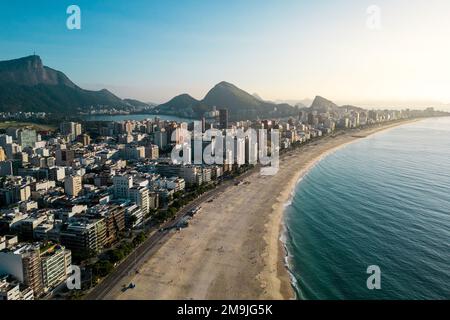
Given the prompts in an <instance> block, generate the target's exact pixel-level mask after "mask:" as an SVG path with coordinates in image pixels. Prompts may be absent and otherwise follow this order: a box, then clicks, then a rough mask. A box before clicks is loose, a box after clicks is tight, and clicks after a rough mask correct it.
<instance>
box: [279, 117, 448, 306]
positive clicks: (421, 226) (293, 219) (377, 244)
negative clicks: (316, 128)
mask: <svg viewBox="0 0 450 320" xmlns="http://www.w3.org/2000/svg"><path fill="white" fill-rule="evenodd" d="M285 221H286V234H285V238H286V239H285V241H286V248H287V250H288V252H289V255H288V258H287V260H288V264H289V268H290V271H291V273H292V276H293V284H294V287H295V289H296V292H297V295H298V298H300V299H450V118H438V119H427V120H422V121H420V122H416V123H413V124H408V125H404V126H401V127H397V128H394V129H390V130H388V131H384V132H380V133H377V134H375V135H373V136H370V137H368V138H365V139H361V140H359V141H357V142H355V143H352V144H350V145H347V146H345V147H343V148H342V149H339V150H338V151H336V152H335V153H333V154H331V155H329V156H328V157H326V158H325V159H323V160H322V161H320V162H319V163H318V164H317V165H316V166H315V167H314V168H313V169H312V170H311V171H310V172H309V173H308V174H307V175H306V176H305V177H304V178H303V179H302V181H301V182H300V183H299V184H298V185H297V187H296V189H295V191H294V194H293V198H292V202H291V204H290V205H288V206H287V207H286V216H285ZM370 265H377V266H379V267H380V269H381V290H369V289H368V288H367V285H366V280H367V278H368V277H369V275H368V274H367V273H366V271H367V268H368V266H370Z"/></svg>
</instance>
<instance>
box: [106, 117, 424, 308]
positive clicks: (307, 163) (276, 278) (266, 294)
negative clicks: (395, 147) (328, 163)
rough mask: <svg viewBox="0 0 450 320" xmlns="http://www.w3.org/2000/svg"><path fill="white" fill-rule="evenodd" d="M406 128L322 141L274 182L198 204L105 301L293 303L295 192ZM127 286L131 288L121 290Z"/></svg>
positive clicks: (283, 164)
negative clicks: (316, 174) (289, 216)
mask: <svg viewBox="0 0 450 320" xmlns="http://www.w3.org/2000/svg"><path fill="white" fill-rule="evenodd" d="M413 121H417V120H406V121H401V122H396V123H391V124H387V125H382V126H377V127H374V128H368V129H362V130H358V131H352V132H345V133H343V134H340V135H337V136H335V137H331V136H327V137H323V138H322V139H321V140H318V141H313V142H311V143H310V144H308V145H305V146H303V147H301V148H299V149H297V150H291V151H289V152H287V153H285V154H283V155H281V156H280V160H281V161H280V168H279V171H278V173H277V174H276V175H274V176H261V175H260V173H259V171H255V172H254V173H252V174H250V175H249V176H246V177H245V178H242V183H241V184H240V185H239V186H231V187H228V188H226V189H225V190H223V191H221V192H220V193H218V194H217V195H215V196H214V197H213V198H211V199H210V201H206V202H204V203H202V205H201V206H202V209H201V211H200V213H199V214H197V215H196V217H195V218H194V219H193V220H191V223H190V226H189V228H187V229H183V230H181V231H179V232H173V233H172V234H171V235H170V236H169V238H168V239H167V241H166V242H165V243H164V245H162V246H161V247H160V248H159V249H158V251H156V252H155V253H154V254H153V255H152V256H151V257H150V258H148V259H147V260H146V261H145V262H144V263H143V264H142V265H141V266H140V267H139V268H138V271H137V272H136V274H129V275H128V276H126V277H124V278H122V279H121V281H120V282H119V283H117V284H116V285H115V286H114V287H113V288H112V289H111V290H110V291H109V293H108V294H107V295H106V296H105V299H119V300H141V299H155V300H158V299H178V300H184V299H207V300H209V299H214V300H229V299H235V300H253V299H258V300H285V299H295V298H296V295H295V290H294V289H293V286H292V279H291V275H290V274H289V270H288V267H289V266H288V265H286V262H287V261H286V255H287V254H288V252H287V251H286V248H285V246H284V243H283V242H282V241H281V240H282V237H283V235H284V228H285V224H284V223H285V219H284V217H285V211H286V205H287V202H288V201H289V199H290V198H291V197H293V196H294V192H295V188H296V186H297V185H298V184H299V183H300V182H301V179H302V178H303V177H304V176H305V175H306V174H307V173H308V172H309V171H310V170H311V169H312V168H313V167H314V165H315V164H317V163H318V162H319V161H320V160H321V159H323V158H325V157H326V156H327V155H329V154H330V153H332V152H334V151H336V150H337V149H339V148H342V147H343V146H344V145H347V144H349V143H352V142H354V141H357V140H359V139H360V138H362V137H367V136H369V135H371V134H374V133H377V132H380V131H384V130H386V129H389V128H394V127H397V126H399V125H404V124H408V123H411V122H413ZM356 135H358V136H356ZM299 164H300V165H299ZM268 204H270V205H268ZM261 240H262V241H261ZM130 282H133V283H136V284H137V286H136V288H135V289H133V290H126V291H123V290H122V289H123V286H124V285H126V284H129V283H130Z"/></svg>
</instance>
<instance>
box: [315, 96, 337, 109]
mask: <svg viewBox="0 0 450 320" xmlns="http://www.w3.org/2000/svg"><path fill="white" fill-rule="evenodd" d="M338 108H339V107H338V105H337V104H335V103H334V102H332V101H330V100H327V99H325V98H323V97H321V96H317V97H316V98H315V99H314V101H313V102H312V104H311V107H310V109H311V110H313V111H317V112H319V113H324V112H333V111H337V110H338Z"/></svg>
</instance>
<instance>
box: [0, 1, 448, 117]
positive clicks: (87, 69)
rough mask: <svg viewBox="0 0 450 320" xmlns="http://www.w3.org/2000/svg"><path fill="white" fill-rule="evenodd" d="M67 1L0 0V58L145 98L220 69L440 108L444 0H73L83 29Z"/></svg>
mask: <svg viewBox="0 0 450 320" xmlns="http://www.w3.org/2000/svg"><path fill="white" fill-rule="evenodd" d="M70 4H72V3H69V2H68V1H61V2H59V3H58V4H57V5H55V4H54V2H52V1H44V2H41V3H39V4H29V3H27V6H25V7H24V6H23V5H22V4H20V2H18V3H14V4H8V6H7V7H3V8H2V10H1V13H0V26H1V28H0V35H1V37H2V39H3V40H2V41H1V42H0V45H1V47H2V54H1V55H0V60H7V59H14V58H17V57H21V56H26V55H29V54H32V53H33V52H34V51H35V52H36V54H38V55H40V56H42V57H43V58H44V61H46V65H50V66H53V67H55V68H56V69H61V70H64V71H65V72H66V73H67V74H68V75H70V76H71V77H72V78H73V80H74V81H75V82H76V83H78V84H79V85H80V86H81V87H83V88H86V89H101V88H107V89H109V90H111V91H112V92H114V93H115V94H117V95H119V96H120V97H122V98H136V99H140V100H143V101H146V102H155V103H163V102H166V101H168V100H170V99H171V98H172V97H173V96H175V95H178V94H181V93H189V94H190V95H192V96H193V97H195V98H197V99H199V98H202V97H203V96H204V95H205V94H206V92H207V90H208V89H209V88H211V87H212V86H213V85H214V84H216V83H218V82H220V81H223V80H225V81H229V82H231V83H233V84H236V85H237V86H238V87H242V88H244V89H245V90H246V91H248V92H250V93H257V94H258V95H260V96H261V97H262V98H263V99H266V100H271V101H278V100H283V101H284V100H294V101H296V100H303V99H305V98H308V99H313V98H314V96H316V95H321V96H324V97H326V98H329V99H331V100H333V101H336V102H337V103H338V104H354V105H360V106H362V107H386V108H388V107H389V108H405V107H418V108H424V107H428V106H435V107H438V108H441V109H447V110H448V108H449V107H448V103H449V102H450V96H448V94H447V93H446V90H445V89H446V87H447V86H448V84H449V83H448V80H447V79H445V75H446V74H448V71H450V70H448V68H449V66H448V63H446V57H447V56H448V53H450V47H449V45H448V44H446V43H447V42H446V41H445V39H446V36H447V35H448V33H449V30H450V23H449V22H448V19H445V12H446V11H447V10H446V9H448V7H449V4H448V3H446V2H445V1H440V0H436V1H433V5H432V6H431V5H429V4H427V3H425V2H423V1H408V2H406V1H400V2H397V3H396V4H392V3H389V2H387V1H377V3H376V5H377V8H378V9H379V10H380V28H379V30H372V29H371V28H370V27H369V26H368V25H367V23H368V19H369V17H370V12H369V13H368V8H370V6H371V5H372V4H373V3H370V2H367V1H363V2H356V1H344V2H341V3H339V4H336V3H333V2H331V1H324V2H321V3H320V4H311V3H308V4H306V3H304V2H298V1H295V2H294V1H287V2H283V4H276V5H275V4H274V2H272V1H264V2H261V1H258V2H252V1H246V2H245V3H243V2H238V1H232V2H227V3H226V4H225V3H202V2H198V1H189V2H184V3H183V4H178V3H177V5H176V6H175V3H174V2H169V3H166V2H165V3H147V2H144V1H141V2H140V1H137V2H136V3H135V5H133V6H132V7H127V6H126V5H125V4H123V3H120V2H119V1H109V2H108V3H107V4H105V3H89V2H87V1H78V3H76V4H77V5H79V6H80V8H81V12H82V15H81V17H82V20H81V21H82V28H81V30H68V29H67V28H66V25H65V23H66V19H67V17H68V15H67V14H66V9H67V7H68V6H69V5H70ZM369 11H370V10H369ZM250 13H251V14H250ZM11 17H15V18H14V21H12V20H11ZM49 30H51V32H49ZM130 34H131V35H132V36H130ZM437 49H439V50H437Z"/></svg>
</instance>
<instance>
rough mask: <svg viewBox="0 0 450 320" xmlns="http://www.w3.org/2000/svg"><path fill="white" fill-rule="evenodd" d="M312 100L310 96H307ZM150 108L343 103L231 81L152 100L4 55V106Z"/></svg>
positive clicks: (199, 110)
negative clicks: (281, 98)
mask: <svg viewBox="0 0 450 320" xmlns="http://www.w3.org/2000/svg"><path fill="white" fill-rule="evenodd" d="M305 102H309V101H305ZM98 106H103V107H114V108H130V109H131V108H138V109H139V108H147V109H148V108H150V110H151V112H152V113H157V114H165V115H176V116H180V117H187V118H197V119H198V118H200V117H202V116H203V115H204V114H205V112H208V111H211V110H212V109H213V107H216V108H217V109H220V108H226V109H228V114H229V118H230V120H234V121H236V120H254V119H257V118H260V119H263V118H282V117H289V116H297V115H298V113H299V110H303V109H309V110H316V111H318V112H333V111H336V110H338V109H340V108H349V107H350V108H355V109H359V108H356V107H352V106H344V107H338V106H337V105H336V104H334V103H333V102H331V101H329V100H327V99H325V98H322V97H319V96H318V97H316V98H315V99H314V101H312V104H311V107H310V108H306V107H305V105H304V104H302V103H301V102H297V104H296V106H292V105H290V104H288V103H275V102H271V101H265V100H263V99H262V98H261V97H260V96H259V95H258V94H253V95H251V94H249V93H247V92H245V91H244V90H242V89H239V88H238V87H236V86H235V85H233V84H231V83H228V82H225V81H223V82H220V83H219V84H217V85H215V86H214V87H213V88H212V89H211V90H210V91H209V92H208V93H207V95H206V96H205V97H204V99H203V100H197V99H195V98H193V97H191V96H190V95H188V94H181V95H179V96H176V97H174V98H173V99H171V100H170V101H168V102H166V103H164V104H161V105H154V104H151V103H145V102H141V101H139V100H135V99H121V98H119V97H117V96H115V95H114V94H113V93H111V92H110V91H108V90H106V89H103V90H100V91H89V90H84V89H82V88H80V87H78V86H77V85H76V84H74V83H73V82H72V81H71V80H70V79H69V78H68V77H67V76H66V75H65V74H64V73H62V72H60V71H57V70H54V69H51V68H49V67H46V66H44V65H43V63H42V60H41V58H40V57H39V56H36V55H33V56H28V57H24V58H20V59H15V60H8V61H0V112H5V111H6V112H8V111H9V112H17V111H35V112H38V111H44V112H53V113H63V112H64V113H65V112H73V113H75V112H79V111H86V110H88V109H89V108H90V107H98Z"/></svg>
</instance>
